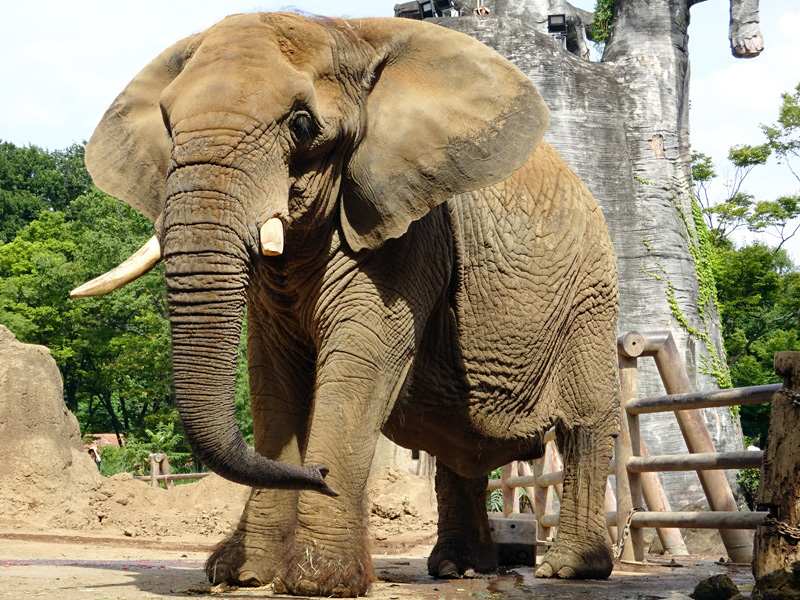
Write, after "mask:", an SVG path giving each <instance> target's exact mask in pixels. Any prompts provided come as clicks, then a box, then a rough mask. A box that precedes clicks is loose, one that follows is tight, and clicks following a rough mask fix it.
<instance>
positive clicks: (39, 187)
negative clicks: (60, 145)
mask: <svg viewBox="0 0 800 600" xmlns="http://www.w3.org/2000/svg"><path fill="white" fill-rule="evenodd" d="M91 188H92V180H91V178H90V177H89V174H88V173H87V172H86V169H85V167H84V166H83V146H82V145H77V144H75V145H73V146H70V147H69V148H67V149H66V150H63V151H55V152H47V151H45V150H42V149H40V148H37V147H36V146H28V147H27V148H18V147H16V146H14V144H10V143H8V142H0V243H4V242H10V241H11V240H13V239H14V238H15V237H16V235H17V233H18V232H19V231H20V229H22V228H23V227H24V226H25V225H26V224H28V223H30V222H31V221H32V220H34V219H35V218H36V217H37V216H38V215H39V213H41V212H42V211H43V210H45V209H49V210H52V211H65V210H66V209H67V208H68V207H69V205H70V203H71V202H72V201H73V200H75V199H76V198H77V197H79V196H82V195H84V194H86V193H88V192H89V191H90V190H91Z"/></svg>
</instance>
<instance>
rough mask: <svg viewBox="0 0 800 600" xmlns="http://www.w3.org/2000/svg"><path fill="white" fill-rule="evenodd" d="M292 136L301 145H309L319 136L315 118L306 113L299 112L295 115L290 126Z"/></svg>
mask: <svg viewBox="0 0 800 600" xmlns="http://www.w3.org/2000/svg"><path fill="white" fill-rule="evenodd" d="M289 129H290V130H291V132H292V136H293V137H294V139H295V141H296V142H297V143H299V144H307V143H309V142H311V141H313V139H314V138H315V137H316V136H317V125H316V123H315V122H314V119H313V117H312V116H311V115H310V114H309V113H307V112H306V111H299V112H296V113H295V114H294V116H293V117H292V121H291V123H290V124H289Z"/></svg>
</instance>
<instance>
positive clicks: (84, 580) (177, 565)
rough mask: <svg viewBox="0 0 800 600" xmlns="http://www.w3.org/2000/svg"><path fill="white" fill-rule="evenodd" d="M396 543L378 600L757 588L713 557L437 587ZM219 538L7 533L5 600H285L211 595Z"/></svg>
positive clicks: (0, 560) (378, 558) (265, 594)
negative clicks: (210, 569)
mask: <svg viewBox="0 0 800 600" xmlns="http://www.w3.org/2000/svg"><path fill="white" fill-rule="evenodd" d="M414 538H415V536H414V535H408V534H405V535H403V536H398V537H397V538H396V539H395V540H394V541H384V542H375V547H374V552H373V560H374V562H375V567H376V571H377V573H378V576H379V581H378V582H376V583H375V584H374V585H373V587H372V590H371V592H370V597H371V598H376V599H379V600H411V599H420V600H428V599H430V600H440V599H446V600H450V599H471V598H487V599H493V600H501V599H509V600H521V599H523V598H524V599H535V598H542V599H544V598H548V599H562V598H563V599H567V598H569V599H586V600H589V599H591V600H595V599H598V600H606V599H612V598H613V599H623V598H624V599H630V600H655V599H665V600H667V599H668V600H677V599H685V598H688V597H689V594H690V593H691V592H692V591H693V589H694V587H695V585H696V584H697V583H698V582H699V581H700V580H701V579H703V578H705V577H709V576H710V575H714V574H718V573H727V574H728V575H730V576H731V577H732V579H733V580H734V582H735V583H736V584H737V585H738V586H739V589H740V591H741V592H749V591H750V589H751V588H752V576H751V575H750V568H749V566H734V565H723V564H719V563H715V562H714V560H713V558H714V557H711V556H706V557H700V558H697V557H695V558H693V559H692V560H686V559H685V558H684V557H681V560H680V561H679V563H677V564H671V563H670V561H669V559H664V558H663V557H656V556H652V557H649V559H648V563H649V564H648V565H646V566H636V565H625V564H623V565H617V567H616V568H615V570H614V573H613V574H612V576H611V578H610V579H609V580H607V581H549V580H537V579H534V577H533V574H532V570H531V569H530V568H528V567H518V568H514V569H509V570H508V571H506V572H502V573H495V574H491V575H488V576H481V577H478V578H475V579H459V580H448V581H442V580H435V579H433V578H430V577H428V576H427V574H426V569H425V558H426V557H427V554H428V552H429V551H430V549H431V547H432V544H433V539H431V538H429V537H428V538H427V539H425V538H422V539H414ZM218 539H219V536H212V535H205V536H199V535H192V536H184V537H166V536H164V537H161V538H160V539H137V538H132V537H125V536H121V537H101V536H99V535H86V534H83V533H80V532H69V531H66V530H61V531H50V532H35V531H31V530H26V529H16V530H15V531H0V598H13V599H15V600H17V599H26V598H48V599H50V598H54V599H57V600H106V599H115V600H116V599H124V600H142V599H145V598H149V599H152V598H164V599H167V598H190V597H197V596H214V597H217V598H285V597H286V596H281V595H276V594H274V593H272V590H271V589H270V588H269V587H265V588H241V589H230V588H227V589H226V588H224V587H223V588H219V587H217V588H214V587H213V586H211V584H209V583H208V582H207V581H206V578H205V575H204V573H203V562H204V560H205V558H206V556H207V555H208V552H209V551H210V549H211V547H212V546H213V545H214V544H215V543H216V541H217V540H218Z"/></svg>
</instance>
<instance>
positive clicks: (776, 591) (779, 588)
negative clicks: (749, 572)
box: [751, 561, 800, 600]
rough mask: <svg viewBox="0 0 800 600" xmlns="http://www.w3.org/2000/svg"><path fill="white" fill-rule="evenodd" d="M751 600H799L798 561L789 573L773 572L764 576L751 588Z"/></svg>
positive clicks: (799, 574)
mask: <svg viewBox="0 0 800 600" xmlns="http://www.w3.org/2000/svg"><path fill="white" fill-rule="evenodd" d="M751 598H752V600H800V561H798V562H795V563H793V564H792V570H791V571H783V570H781V571H775V572H774V573H769V574H768V575H765V576H764V577H762V578H761V579H759V580H758V581H756V586H755V588H753V595H752V596H751Z"/></svg>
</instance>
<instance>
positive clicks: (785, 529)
mask: <svg viewBox="0 0 800 600" xmlns="http://www.w3.org/2000/svg"><path fill="white" fill-rule="evenodd" d="M763 524H764V525H769V526H772V527H774V528H775V529H776V530H777V531H778V533H780V534H781V535H783V536H785V537H788V538H792V539H793V540H798V541H800V528H798V527H792V526H791V525H789V524H788V523H784V522H783V521H778V519H775V518H774V517H769V518H767V519H764V523H763Z"/></svg>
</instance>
